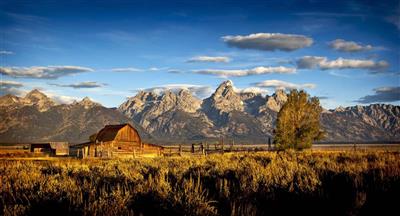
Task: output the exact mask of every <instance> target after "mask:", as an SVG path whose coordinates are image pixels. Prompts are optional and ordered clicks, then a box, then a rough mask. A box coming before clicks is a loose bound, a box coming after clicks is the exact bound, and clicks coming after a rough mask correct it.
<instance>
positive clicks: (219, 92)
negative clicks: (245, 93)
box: [212, 80, 237, 97]
mask: <svg viewBox="0 0 400 216" xmlns="http://www.w3.org/2000/svg"><path fill="white" fill-rule="evenodd" d="M232 95H237V93H236V92H235V90H234V86H233V82H232V81H231V80H226V81H224V82H222V83H221V84H220V85H219V86H218V88H217V89H216V90H215V92H214V94H213V95H212V96H213V97H230V96H232Z"/></svg>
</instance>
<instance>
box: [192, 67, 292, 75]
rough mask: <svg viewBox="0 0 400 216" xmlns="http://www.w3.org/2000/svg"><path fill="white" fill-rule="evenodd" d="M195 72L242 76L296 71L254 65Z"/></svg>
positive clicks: (287, 68) (288, 68)
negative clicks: (241, 68) (235, 68)
mask: <svg viewBox="0 0 400 216" xmlns="http://www.w3.org/2000/svg"><path fill="white" fill-rule="evenodd" d="M194 73H197V74H206V75H216V76H220V77H243V76H251V75H260V74H273V73H278V74H293V73H296V68H290V67H283V66H279V67H255V68H252V69H243V70H240V69H239V70H222V69H221V70H219V69H205V70H198V71H194Z"/></svg>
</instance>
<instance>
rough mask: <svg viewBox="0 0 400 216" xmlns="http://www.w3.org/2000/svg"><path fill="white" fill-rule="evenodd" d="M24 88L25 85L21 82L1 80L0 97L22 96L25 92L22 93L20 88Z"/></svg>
mask: <svg viewBox="0 0 400 216" xmlns="http://www.w3.org/2000/svg"><path fill="white" fill-rule="evenodd" d="M23 86H24V84H23V83H20V82H15V81H10V80H1V81H0V95H5V94H13V95H21V94H22V93H23V92H24V91H22V90H21V89H20V88H21V87H23Z"/></svg>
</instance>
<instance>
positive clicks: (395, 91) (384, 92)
mask: <svg viewBox="0 0 400 216" xmlns="http://www.w3.org/2000/svg"><path fill="white" fill-rule="evenodd" d="M373 90H374V91H375V94H372V95H366V96H364V97H362V98H360V99H358V100H356V102H358V103H363V104H368V103H377V102H395V101H400V87H381V88H376V89H373Z"/></svg>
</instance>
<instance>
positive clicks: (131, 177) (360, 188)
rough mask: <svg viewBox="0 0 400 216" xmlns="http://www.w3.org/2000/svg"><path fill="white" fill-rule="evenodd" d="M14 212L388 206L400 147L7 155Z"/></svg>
mask: <svg viewBox="0 0 400 216" xmlns="http://www.w3.org/2000/svg"><path fill="white" fill-rule="evenodd" d="M0 193H1V198H0V199H1V201H0V212H1V213H0V214H4V215H44V214H46V215H49V214H50V215H57V216H60V215H287V214H290V213H294V214H295V215H387V214H388V213H395V214H396V212H395V211H397V214H398V213H399V212H398V203H397V202H398V200H399V198H400V197H399V196H400V195H399V194H400V153H399V152H383V151H382V152H322V151H320V152H311V151H303V152H294V151H286V152H285V151H283V152H264V153H237V154H224V155H210V156H208V157H177V158H152V159H132V160H74V159H60V160H55V161H23V160H2V161H0Z"/></svg>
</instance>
